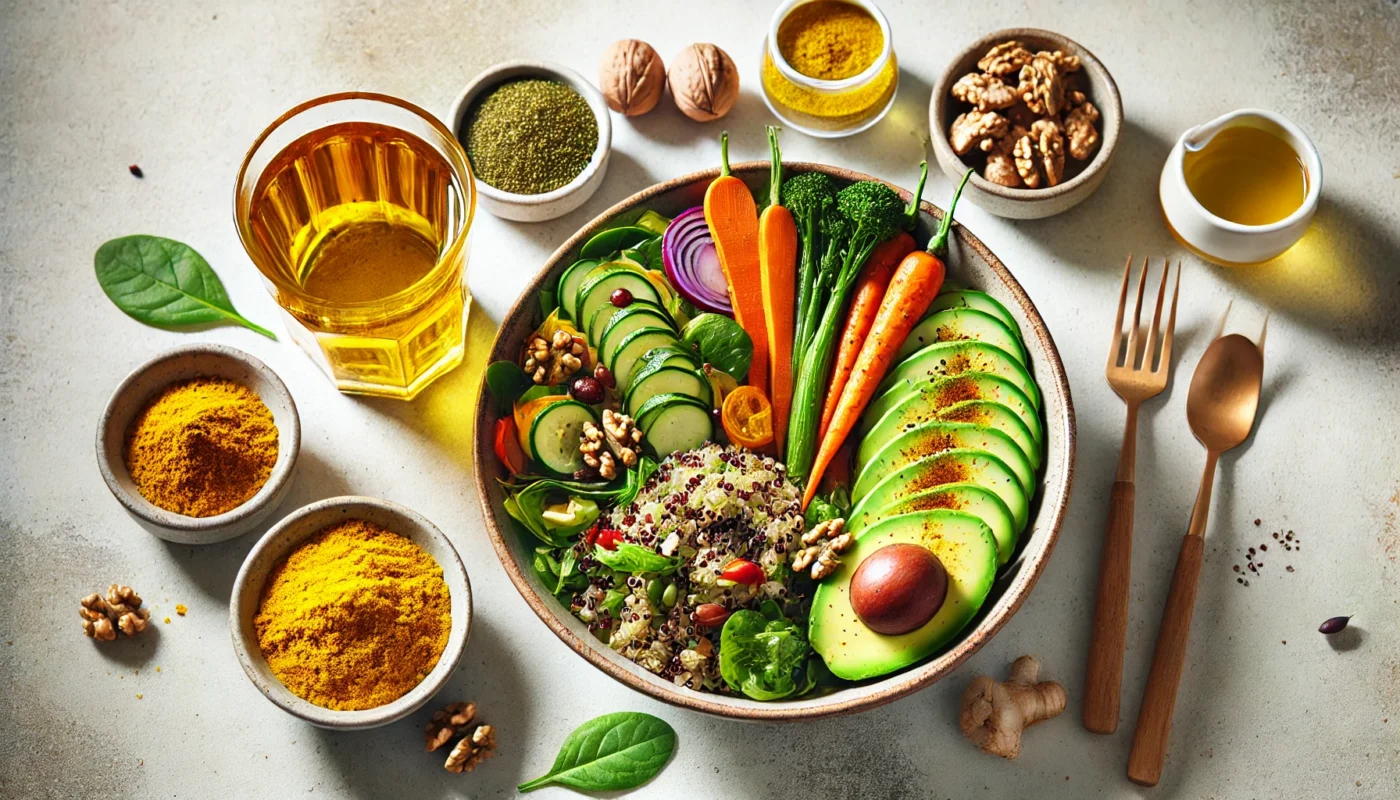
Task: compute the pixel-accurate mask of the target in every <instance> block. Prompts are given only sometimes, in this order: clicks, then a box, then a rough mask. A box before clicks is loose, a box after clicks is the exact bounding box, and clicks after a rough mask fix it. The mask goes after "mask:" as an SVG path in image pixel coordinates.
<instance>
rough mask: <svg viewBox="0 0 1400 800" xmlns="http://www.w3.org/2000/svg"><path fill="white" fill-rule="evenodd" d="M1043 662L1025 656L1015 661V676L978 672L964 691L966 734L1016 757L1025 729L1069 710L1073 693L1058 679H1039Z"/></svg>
mask: <svg viewBox="0 0 1400 800" xmlns="http://www.w3.org/2000/svg"><path fill="white" fill-rule="evenodd" d="M1039 673H1040V662H1038V661H1036V660H1035V658H1034V657H1032V656H1021V657H1020V658H1018V659H1016V661H1015V662H1013V663H1012V665H1011V678H1010V679H1009V680H1006V681H1004V682H998V681H994V680H992V679H991V678H989V677H987V676H986V675H978V676H977V677H976V678H973V679H972V683H970V684H968V687H967V691H965V692H963V701H962V712H961V714H959V720H958V721H959V724H960V725H961V726H962V732H963V735H964V736H966V737H967V738H968V739H971V740H972V742H973V743H974V744H976V745H977V746H978V747H980V748H982V752H984V753H990V754H992V755H995V756H1001V757H1002V758H1015V757H1016V756H1017V755H1019V754H1020V752H1021V732H1022V731H1023V730H1025V729H1026V728H1029V727H1030V726H1032V725H1034V724H1035V723H1037V722H1042V721H1044V720H1047V719H1052V718H1053V717H1056V716H1058V715H1059V713H1060V712H1061V711H1064V710H1065V704H1066V703H1067V702H1068V701H1069V696H1068V695H1067V694H1066V693H1065V687H1063V686H1061V685H1060V684H1058V683H1055V682H1054V681H1041V682H1037V681H1036V676H1037V675H1038V674H1039Z"/></svg>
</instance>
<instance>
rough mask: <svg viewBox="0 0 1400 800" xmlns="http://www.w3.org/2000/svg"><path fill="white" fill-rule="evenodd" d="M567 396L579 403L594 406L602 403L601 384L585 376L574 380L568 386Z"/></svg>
mask: <svg viewBox="0 0 1400 800" xmlns="http://www.w3.org/2000/svg"><path fill="white" fill-rule="evenodd" d="M569 394H571V395H573V396H574V399H575V400H577V401H579V402H580V403H587V404H588V405H590V406H596V405H598V404H599V403H601V402H603V384H602V383H599V381H598V379H597V378H590V377H588V376H587V375H585V376H583V377H582V378H574V382H573V383H572V384H570V385H569Z"/></svg>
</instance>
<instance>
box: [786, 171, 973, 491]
mask: <svg viewBox="0 0 1400 800" xmlns="http://www.w3.org/2000/svg"><path fill="white" fill-rule="evenodd" d="M971 174H972V170H970V169H969V170H968V171H967V172H966V173H964V174H963V179H962V183H960V184H958V190H957V191H956V192H954V193H953V202H952V203H951V204H949V206H948V213H947V214H945V215H943V224H942V225H940V226H939V228H938V233H935V234H934V235H933V238H932V239H930V240H929V243H928V249H927V250H917V251H915V252H913V253H910V254H909V255H907V256H905V258H904V260H903V261H901V262H899V267H898V268H896V269H895V272H894V277H892V278H891V279H890V285H889V289H888V290H886V292H885V297H884V299H883V300H881V301H880V308H879V310H878V311H876V312H875V321H874V323H872V325H871V327H870V334H869V335H868V336H867V337H866V339H865V343H864V344H862V345H861V348H860V353H859V354H858V355H857V356H856V364H855V368H854V369H853V370H852V371H851V377H850V379H849V380H848V381H846V386H845V388H843V389H842V390H841V399H840V400H838V401H837V403H836V414H835V416H833V417H832V419H831V427H830V429H828V430H827V432H826V434H825V435H824V436H823V437H822V444H821V449H820V450H818V451H817V458H816V461H815V462H814V463H813V464H812V473H811V475H810V476H809V477H808V479H807V488H806V490H805V491H804V492H803V495H802V507H803V508H804V509H805V508H806V507H807V504H808V503H810V502H812V498H813V497H814V496H815V495H816V493H817V485H818V484H819V483H820V482H821V477H822V473H823V472H825V471H826V468H827V466H828V465H829V464H831V460H832V459H833V458H834V457H835V456H836V451H837V450H839V449H840V448H841V444H842V443H843V442H845V441H846V437H847V436H849V435H850V433H851V431H852V430H853V429H854V428H855V426H856V421H857V420H859V419H860V415H861V413H862V412H864V411H865V407H866V406H867V405H868V404H869V403H870V400H871V398H872V397H874V396H875V389H876V388H877V387H878V386H879V385H880V381H881V380H882V379H883V378H884V377H885V372H886V371H887V370H888V369H889V368H890V366H891V365H892V364H893V363H894V359H895V356H896V355H897V354H898V353H899V348H900V347H901V346H902V345H903V344H904V340H905V338H906V337H908V336H909V331H911V330H913V328H914V326H915V325H916V324H918V322H919V320H920V319H921V318H922V317H923V316H924V312H925V311H927V310H928V307H929V304H930V303H932V302H933V298H934V297H936V296H937V295H938V290H939V289H941V288H943V277H944V275H945V274H946V273H947V267H946V266H945V265H944V263H943V255H944V254H945V253H947V252H948V233H949V231H950V230H951V229H952V225H953V209H955V208H956V207H957V205H958V198H959V197H960V196H961V195H962V190H963V187H964V186H966V185H967V178H968V176H969V175H971Z"/></svg>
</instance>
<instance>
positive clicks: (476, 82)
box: [448, 60, 612, 222]
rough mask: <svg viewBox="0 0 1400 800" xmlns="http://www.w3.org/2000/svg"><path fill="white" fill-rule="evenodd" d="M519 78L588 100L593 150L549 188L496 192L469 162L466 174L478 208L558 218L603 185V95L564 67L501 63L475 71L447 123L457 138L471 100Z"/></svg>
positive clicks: (515, 216) (606, 116) (608, 143)
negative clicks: (579, 167)
mask: <svg viewBox="0 0 1400 800" xmlns="http://www.w3.org/2000/svg"><path fill="white" fill-rule="evenodd" d="M520 78H543V79H546V80H552V81H558V82H559V83H563V84H566V85H567V86H569V87H570V88H572V89H573V90H574V91H576V92H578V93H579V96H580V97H582V98H583V99H584V100H586V101H588V107H589V108H591V109H593V117H594V118H595V119H597V120H598V148H597V149H596V150H594V151H593V157H592V158H591V159H589V161H588V166H586V167H584V168H583V172H580V173H579V174H578V177H576V178H574V179H573V180H572V181H570V182H569V183H567V184H565V185H563V186H560V187H559V188H558V189H555V190H554V191H552V192H545V193H543V194H516V193H514V192H506V191H502V190H500V189H497V188H496V187H494V186H492V185H491V184H489V183H487V182H486V181H484V180H482V179H481V177H480V175H479V173H478V172H477V170H476V168H475V167H474V166H473V168H472V172H473V174H476V175H477V177H476V189H477V192H478V195H477V196H478V198H479V200H480V202H481V207H482V208H484V209H486V210H487V211H489V212H491V213H492V214H494V215H496V216H498V217H501V218H502V219H512V220H516V221H517V222H544V221H545V220H549V219H554V218H555V217H561V216H563V215H565V214H567V213H569V212H570V211H573V210H574V209H576V208H578V207H579V206H581V205H583V204H584V203H585V202H586V201H587V200H588V198H590V197H592V196H593V193H594V192H596V191H598V187H599V186H601V185H602V184H603V176H604V175H606V174H607V172H608V154H609V153H610V152H611V151H612V117H611V112H609V110H608V104H607V102H606V101H605V100H604V99H603V93H602V92H600V91H598V90H597V89H596V88H594V86H593V84H591V83H589V82H588V81H586V80H584V78H583V76H582V75H580V74H578V73H577V72H575V71H573V70H571V69H569V68H568V67H566V66H564V65H562V64H555V63H552V62H549V61H524V60H522V61H506V62H503V63H501V64H497V65H495V66H494V67H491V68H489V69H487V70H486V71H485V72H482V73H481V74H480V75H477V76H476V77H475V78H473V79H472V81H471V83H468V84H467V87H466V88H465V89H463V90H462V93H461V94H459V95H457V100H456V102H454V103H453V104H452V113H451V114H450V116H449V118H448V122H449V127H450V128H452V133H453V135H454V136H456V137H457V139H458V141H462V125H463V123H464V122H465V121H466V117H467V113H468V112H470V111H471V108H472V106H473V105H474V104H475V103H476V100H477V98H478V97H480V96H481V95H482V93H483V92H486V91H488V90H490V89H494V88H496V87H497V86H500V85H501V84H502V83H505V82H507V81H511V80H518V79H520ZM462 149H463V150H466V149H467V145H466V142H465V141H462Z"/></svg>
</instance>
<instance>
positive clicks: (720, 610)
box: [690, 603, 729, 628]
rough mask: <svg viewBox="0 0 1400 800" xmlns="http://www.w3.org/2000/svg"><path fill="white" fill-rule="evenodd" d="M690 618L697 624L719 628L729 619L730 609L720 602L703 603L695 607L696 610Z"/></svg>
mask: <svg viewBox="0 0 1400 800" xmlns="http://www.w3.org/2000/svg"><path fill="white" fill-rule="evenodd" d="M690 618H691V619H692V620H693V621H694V622H695V624H696V625H700V626H702V627H705V628H718V627H720V626H721V625H723V624H724V621H725V620H727V619H729V609H727V608H725V607H724V606H722V605H720V604H719V603H701V604H700V605H698V606H696V607H695V612H694V613H692V614H691V615H690Z"/></svg>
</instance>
